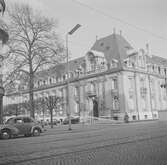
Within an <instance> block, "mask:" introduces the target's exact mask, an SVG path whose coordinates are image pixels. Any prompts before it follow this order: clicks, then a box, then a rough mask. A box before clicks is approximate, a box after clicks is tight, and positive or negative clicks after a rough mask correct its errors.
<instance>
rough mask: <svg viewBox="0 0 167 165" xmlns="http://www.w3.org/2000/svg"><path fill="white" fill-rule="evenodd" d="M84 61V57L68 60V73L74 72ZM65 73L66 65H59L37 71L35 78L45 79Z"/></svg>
mask: <svg viewBox="0 0 167 165" xmlns="http://www.w3.org/2000/svg"><path fill="white" fill-rule="evenodd" d="M84 60H85V58H84V57H80V58H77V59H74V60H70V61H69V71H70V72H73V71H75V70H76V69H77V68H78V67H79V66H80V65H81V64H83V63H84ZM65 73H67V63H60V64H57V65H55V66H54V67H52V68H49V69H47V70H42V71H39V72H38V73H36V77H41V78H45V77H48V76H51V75H55V76H61V75H63V74H65Z"/></svg>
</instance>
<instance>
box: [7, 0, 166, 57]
mask: <svg viewBox="0 0 167 165" xmlns="http://www.w3.org/2000/svg"><path fill="white" fill-rule="evenodd" d="M13 1H16V2H26V3H27V2H28V3H29V4H30V5H32V6H33V7H34V8H35V9H39V10H41V11H42V12H43V14H44V15H47V16H49V17H54V18H57V20H58V22H59V29H58V32H59V33H60V34H61V36H62V38H65V34H66V33H67V32H68V31H69V30H71V28H72V27H73V26H75V25H76V24H78V23H79V24H81V25H82V27H81V28H80V29H78V31H77V32H76V33H75V34H73V35H72V36H70V39H69V40H70V43H69V50H70V52H71V53H72V57H73V58H76V57H80V56H84V55H85V53H86V52H87V51H88V50H89V49H90V48H91V47H92V45H93V43H94V42H95V40H96V36H98V38H101V37H105V36H107V35H110V34H112V32H113V28H114V27H115V28H116V31H117V33H119V31H120V30H122V35H123V36H124V38H125V39H126V40H127V41H128V42H129V43H130V44H131V45H132V46H133V47H134V48H135V49H140V48H145V44H146V43H149V45H150V51H151V53H152V54H155V55H158V56H162V57H166V58H167V55H166V50H167V21H166V16H167V1H166V0H77V1H79V2H81V3H83V4H86V5H88V6H90V8H88V7H86V6H84V5H81V4H79V3H77V2H76V1H75V0H6V2H7V5H8V4H9V3H10V2H13ZM94 8H96V9H97V10H94ZM113 17H114V19H113ZM119 19H121V22H119V21H118V20H119ZM125 22H127V23H129V24H131V26H129V25H128V24H127V23H125ZM135 26H136V27H137V28H135ZM138 27H139V28H141V29H143V30H139V29H138ZM144 31H146V32H144ZM147 31H149V32H147ZM151 33H153V34H151Z"/></svg>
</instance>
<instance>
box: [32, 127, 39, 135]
mask: <svg viewBox="0 0 167 165" xmlns="http://www.w3.org/2000/svg"><path fill="white" fill-rule="evenodd" d="M33 136H40V130H39V129H38V128H35V129H34V130H33Z"/></svg>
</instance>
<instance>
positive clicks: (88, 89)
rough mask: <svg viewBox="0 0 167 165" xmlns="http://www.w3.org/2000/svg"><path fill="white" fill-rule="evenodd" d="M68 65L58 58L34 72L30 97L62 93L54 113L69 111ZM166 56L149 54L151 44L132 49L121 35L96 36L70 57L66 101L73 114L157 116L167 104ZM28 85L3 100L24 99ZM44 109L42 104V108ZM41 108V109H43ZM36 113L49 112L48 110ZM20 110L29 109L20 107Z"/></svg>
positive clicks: (7, 101)
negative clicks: (80, 53) (81, 53)
mask: <svg viewBox="0 0 167 165" xmlns="http://www.w3.org/2000/svg"><path fill="white" fill-rule="evenodd" d="M67 78H68V75H67V65H66V63H61V64H58V65H56V66H55V67H53V68H50V69H47V70H43V71H40V72H38V73H37V74H36V77H35V83H34V86H35V89H34V98H35V100H39V99H41V100H42V98H46V97H48V96H58V97H61V98H62V101H61V103H60V104H59V106H58V108H57V110H55V111H54V116H56V117H57V118H61V117H62V118H63V117H65V116H66V114H67V107H66V105H67ZM166 78H167V60H166V59H164V58H161V57H158V56H154V55H151V53H150V52H149V46H148V45H147V46H146V48H145V49H140V50H135V49H134V48H133V47H132V46H131V45H130V44H129V43H128V42H127V41H126V40H125V39H124V37H123V36H122V35H121V34H115V33H113V34H112V35H110V36H107V37H104V38H101V39H99V40H97V41H96V42H95V43H94V45H93V46H92V48H91V49H90V51H88V52H87V54H86V55H85V56H83V57H80V58H77V59H74V60H71V61H70V62H69V84H70V85H69V86H70V87H69V91H70V92H69V93H70V97H69V102H70V109H71V115H72V116H79V117H81V118H89V117H95V118H96V117H101V118H107V119H115V120H123V118H124V115H125V114H128V116H129V120H149V119H158V111H160V110H166V108H167V89H166V85H165V84H166ZM27 91H28V90H27V89H26V85H25V86H24V88H22V90H21V91H18V92H14V93H9V94H6V96H5V105H6V106H7V105H9V104H16V103H17V104H20V105H22V103H24V102H26V101H28V99H29V98H28V92H27ZM44 109H45V108H44ZM44 111H45V112H44ZM44 111H36V116H40V115H42V114H43V116H45V115H46V116H47V110H46V109H45V110H44ZM24 113H27V112H26V111H25V110H24Z"/></svg>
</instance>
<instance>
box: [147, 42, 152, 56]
mask: <svg viewBox="0 0 167 165" xmlns="http://www.w3.org/2000/svg"><path fill="white" fill-rule="evenodd" d="M146 54H147V55H148V56H149V57H152V55H151V54H150V48H149V44H148V43H147V44H146Z"/></svg>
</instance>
